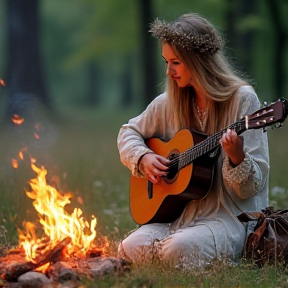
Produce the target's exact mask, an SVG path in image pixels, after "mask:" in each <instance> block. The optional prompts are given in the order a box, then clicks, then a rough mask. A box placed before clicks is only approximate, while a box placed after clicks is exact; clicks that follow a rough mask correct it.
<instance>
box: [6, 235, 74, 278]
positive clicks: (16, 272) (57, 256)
mask: <svg viewBox="0 0 288 288" xmlns="http://www.w3.org/2000/svg"><path fill="white" fill-rule="evenodd" d="M70 242H71V238H70V237H67V238H65V239H63V240H62V241H61V242H59V243H57V244H56V245H55V246H54V247H53V248H52V249H50V250H48V251H46V252H45V253H44V254H43V255H40V256H39V257H37V258H36V259H34V262H31V261H22V262H12V263H10V264H8V266H6V267H5V271H4V273H3V274H2V278H4V279H5V280H7V281H17V279H18V277H19V276H20V275H22V274H24V273H26V272H29V271H32V270H34V269H36V268H38V267H40V266H42V265H44V264H46V263H54V262H57V261H59V260H61V259H62V258H63V255H62V251H63V249H64V248H65V247H66V246H67V245H68V244H69V243H70Z"/></svg>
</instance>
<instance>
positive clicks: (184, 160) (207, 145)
mask: <svg viewBox="0 0 288 288" xmlns="http://www.w3.org/2000/svg"><path fill="white" fill-rule="evenodd" d="M227 129H233V130H235V132H236V133H237V134H238V135H239V134H241V133H243V132H244V131H245V130H246V127H245V119H244V118H243V119H241V120H239V121H238V122H235V123H233V124H231V125H230V126H228V127H226V128H224V129H223V130H221V131H219V132H217V133H216V134H214V135H212V136H209V137H208V138H206V139H205V140H203V141H202V142H199V143H197V144H195V145H194V146H192V147H191V148H189V149H188V150H186V151H184V152H182V153H180V154H179V155H177V156H176V157H175V158H174V159H173V160H172V161H171V163H170V165H169V168H171V169H176V168H177V170H180V169H182V168H184V167H185V166H187V165H189V164H190V163H192V162H193V161H194V160H195V159H197V158H199V157H201V156H203V155H205V154H207V153H209V152H210V151H212V150H213V149H215V148H216V147H217V146H219V145H220V144H219V140H220V139H221V137H222V135H223V134H224V133H225V132H226V131H227Z"/></svg>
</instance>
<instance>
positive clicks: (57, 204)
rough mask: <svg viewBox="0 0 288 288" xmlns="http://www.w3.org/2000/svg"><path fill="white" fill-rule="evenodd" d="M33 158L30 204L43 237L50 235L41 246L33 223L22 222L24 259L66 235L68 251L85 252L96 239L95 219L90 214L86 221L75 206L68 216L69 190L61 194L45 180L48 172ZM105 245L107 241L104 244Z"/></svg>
mask: <svg viewBox="0 0 288 288" xmlns="http://www.w3.org/2000/svg"><path fill="white" fill-rule="evenodd" d="M34 163H35V159H31V167H32V170H34V171H35V172H36V173H37V176H36V177H35V178H34V179H31V180H30V181H29V185H30V187H31V188H32V191H30V192H29V191H26V194H27V196H28V197H29V198H31V199H33V200H34V201H33V205H34V207H35V209H36V210H37V212H38V215H39V218H40V223H41V225H42V226H43V228H44V232H45V234H46V236H47V237H48V238H49V245H48V244H47V243H46V244H44V245H43V239H37V237H36V233H35V231H34V225H33V224H31V223H30V222H25V223H24V226H25V229H26V231H25V233H24V232H23V231H20V230H19V234H20V236H19V242H20V246H22V247H23V248H24V250H25V252H26V258H27V260H29V261H33V258H35V257H36V255H37V249H39V247H40V246H45V247H47V246H49V247H53V246H54V245H55V244H56V243H57V242H59V241H61V240H63V239H64V238H66V237H70V238H71V239H72V241H71V243H70V244H69V246H68V247H67V252H66V253H67V254H68V255H71V254H72V253H73V254H77V255H79V256H81V255H85V254H86V252H87V251H88V250H89V249H91V248H93V241H94V239H95V238H96V230H95V227H96V224H97V219H96V218H95V217H94V216H92V220H91V222H90V223H89V222H88V221H86V220H85V219H84V218H83V216H82V211H81V209H79V208H75V209H74V211H73V213H72V214H71V215H70V214H69V213H67V212H66V211H65V210H64V207H65V206H66V205H67V204H69V203H70V198H71V197H72V194H71V193H66V194H64V195H62V194H60V193H59V192H58V191H57V190H56V188H54V187H52V186H50V185H48V184H47V183H46V174H47V171H46V170H45V168H44V167H43V166H42V167H41V168H39V167H37V166H36V165H35V164H34ZM106 246H107V244H106Z"/></svg>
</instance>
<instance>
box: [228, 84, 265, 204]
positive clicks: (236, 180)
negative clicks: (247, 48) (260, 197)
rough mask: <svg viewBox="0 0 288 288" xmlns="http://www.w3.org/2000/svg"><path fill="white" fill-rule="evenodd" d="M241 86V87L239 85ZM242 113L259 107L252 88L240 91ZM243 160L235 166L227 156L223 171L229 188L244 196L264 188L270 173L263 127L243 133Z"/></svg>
mask: <svg viewBox="0 0 288 288" xmlns="http://www.w3.org/2000/svg"><path fill="white" fill-rule="evenodd" d="M240 89H241V88H240ZM239 93H240V94H239V97H240V106H241V107H240V115H243V116H244V115H250V114H252V113H253V112H255V111H256V110H258V109H259V108H260V104H259V100H258V97H257V95H256V93H255V92H254V90H253V89H252V87H251V88H247V87H244V88H242V91H241V90H240V91H239ZM242 136H243V139H244V143H243V145H244V146H243V148H244V149H243V151H244V160H243V161H242V162H241V163H240V164H239V165H237V166H236V167H235V166H234V165H232V163H231V162H230V161H229V158H228V157H227V155H225V156H224V161H223V167H222V173H223V181H224V185H225V186H226V189H227V188H228V186H229V187H231V188H232V189H233V190H234V192H235V193H236V194H237V195H238V197H240V198H241V199H247V198H250V197H252V196H254V195H255V194H257V192H258V191H261V190H262V187H263V186H264V185H265V183H266V181H267V178H268V174H269V150H268V140H267V134H266V133H263V130H262V129H257V130H247V131H245V132H244V133H243V134H242Z"/></svg>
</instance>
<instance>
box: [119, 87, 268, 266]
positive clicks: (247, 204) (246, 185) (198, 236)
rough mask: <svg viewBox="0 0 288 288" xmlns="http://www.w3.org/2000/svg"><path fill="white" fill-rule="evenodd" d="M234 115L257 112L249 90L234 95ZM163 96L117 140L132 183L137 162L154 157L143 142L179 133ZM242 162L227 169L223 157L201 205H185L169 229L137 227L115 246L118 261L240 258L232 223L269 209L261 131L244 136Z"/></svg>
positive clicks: (241, 229)
mask: <svg viewBox="0 0 288 288" xmlns="http://www.w3.org/2000/svg"><path fill="white" fill-rule="evenodd" d="M237 97H239V105H240V107H239V108H240V109H239V115H238V117H237V118H238V119H239V118H240V117H242V116H243V115H250V114H252V113H253V112H255V111H256V110H258V109H259V108H260V103H259V100H258V97H257V95H256V93H255V91H254V90H253V88H252V87H251V86H248V85H247V86H242V87H240V88H239V89H238V90H237ZM166 100H167V98H166V93H163V94H161V95H159V96H158V97H156V98H155V99H154V100H153V101H152V102H151V103H150V104H149V105H148V107H147V108H146V110H145V111H144V112H143V113H142V114H140V115H139V116H137V117H135V118H133V119H131V120H129V122H128V124H124V125H123V126H122V127H121V129H120V132H119V135H118V140H117V141H118V149H119V153H120V158H121V161H122V163H123V164H124V165H126V166H127V167H128V168H129V169H130V170H131V172H132V174H133V175H134V176H136V177H143V175H141V173H140V171H139V169H138V161H139V159H140V157H141V156H142V155H143V154H145V153H147V152H153V151H151V150H150V149H149V148H148V147H147V146H146V145H145V140H144V139H148V138H151V137H158V138H161V139H162V140H164V141H169V140H170V139H171V138H172V137H173V136H174V135H175V133H177V132H178V130H179V127H178V124H177V121H175V119H173V116H172V115H171V114H169V113H168V109H166ZM242 136H243V138H244V152H245V159H244V161H243V162H242V163H241V164H240V165H238V166H236V167H232V166H231V165H230V162H229V159H228V157H227V156H226V155H225V153H224V152H223V151H221V154H220V156H219V158H218V160H217V163H216V165H217V166H216V169H215V176H214V181H213V185H212V188H211V190H210V192H209V193H208V195H207V196H206V197H205V198H204V199H201V200H192V201H190V202H189V203H188V204H187V206H186V208H185V209H184V211H183V213H182V214H181V216H180V217H179V218H178V219H177V220H176V221H174V222H172V223H153V224H146V225H142V226H141V227H140V228H138V229H137V230H136V231H133V232H132V233H131V234H130V235H129V236H128V237H127V238H125V239H124V240H123V241H122V242H121V243H120V244H119V250H118V253H119V257H122V258H124V259H126V260H128V261H132V262H136V261H148V262H155V261H163V262H165V263H169V264H171V265H172V266H174V267H184V268H185V267H186V268H189V267H194V266H195V265H196V266H201V265H203V264H205V263H209V262H211V261H212V260H213V259H223V257H228V259H231V260H232V261H236V260H237V259H239V258H240V257H241V255H242V251H243V248H244V244H245V239H246V237H247V227H246V226H245V225H244V224H243V223H241V222H240V221H239V220H238V219H237V215H239V214H241V213H242V212H243V211H259V210H260V209H262V208H265V207H267V205H268V178H269V151H268V140H267V135H266V133H263V130H262V129H256V130H255V129H253V130H247V131H245V132H244V133H242Z"/></svg>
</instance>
